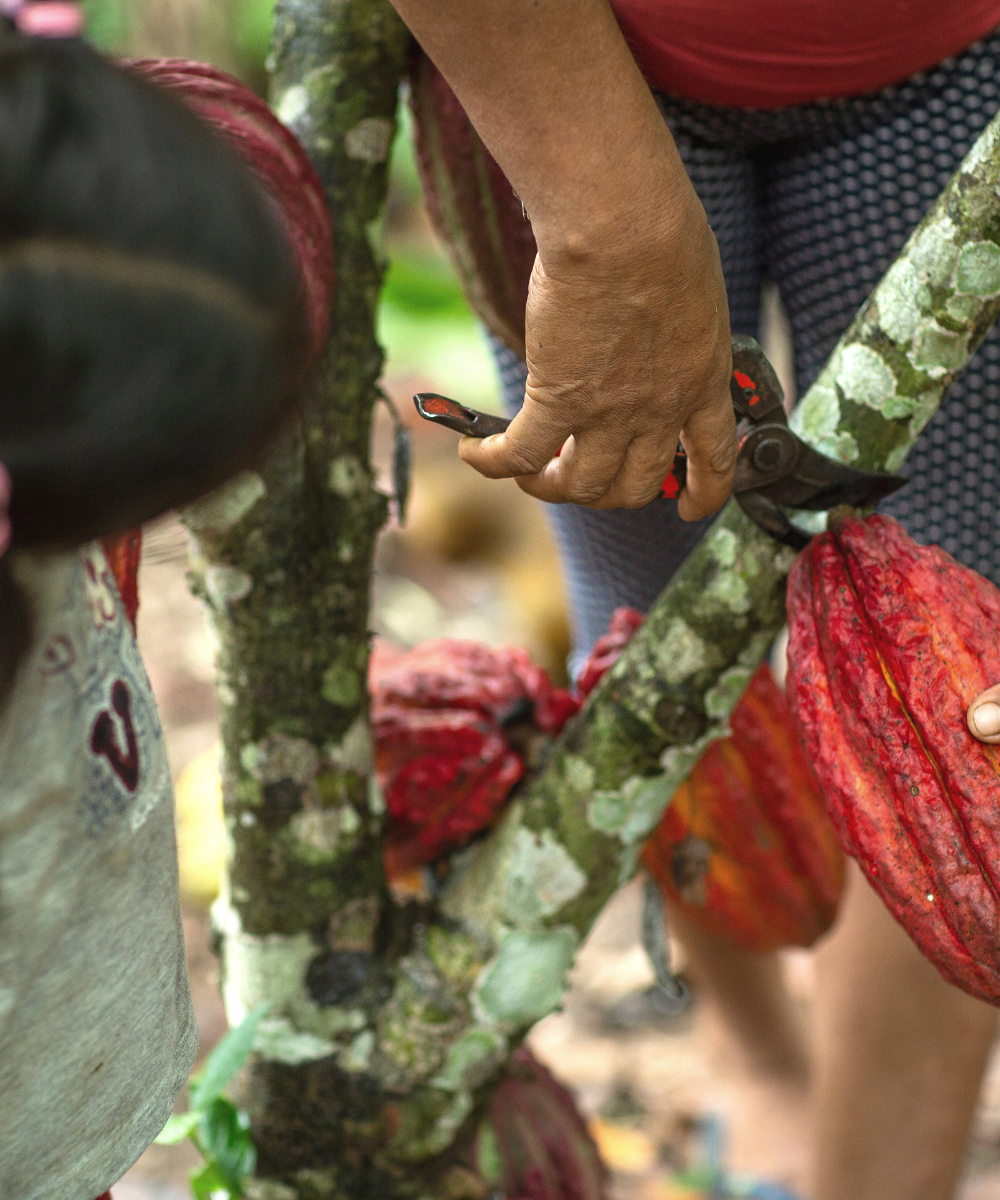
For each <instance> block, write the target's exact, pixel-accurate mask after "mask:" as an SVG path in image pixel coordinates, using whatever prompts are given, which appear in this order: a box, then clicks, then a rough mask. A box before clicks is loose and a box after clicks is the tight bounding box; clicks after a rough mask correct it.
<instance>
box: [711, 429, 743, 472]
mask: <svg viewBox="0 0 1000 1200" xmlns="http://www.w3.org/2000/svg"><path fill="white" fill-rule="evenodd" d="M739 449H740V448H739V445H738V443H737V441H736V435H735V434H734V435H733V436H732V437H731V438H727V439H726V440H725V441H724V442H722V443H721V444H720V445H718V446H716V448H715V449H714V450H713V451H712V454H711V455H710V456H709V460H708V465H709V468H710V469H711V470H712V471H713V472H714V473H715V474H716V475H729V474H730V473H731V472H732V471H733V470H734V468H735V467H736V458H737V455H738V454H739Z"/></svg>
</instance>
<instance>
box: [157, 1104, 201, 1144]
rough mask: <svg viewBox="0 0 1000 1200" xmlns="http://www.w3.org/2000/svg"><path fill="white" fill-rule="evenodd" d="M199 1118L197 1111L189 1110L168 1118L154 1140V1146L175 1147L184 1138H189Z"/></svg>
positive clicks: (199, 1114)
mask: <svg viewBox="0 0 1000 1200" xmlns="http://www.w3.org/2000/svg"><path fill="white" fill-rule="evenodd" d="M201 1116H202V1114H201V1113H200V1112H198V1110H197V1109H191V1110H190V1111H189V1112H185V1113H178V1114H177V1115H176V1116H173V1117H168V1118H167V1123H166V1125H164V1126H163V1128H162V1129H161V1130H160V1133H159V1136H158V1137H156V1138H155V1139H154V1140H155V1141H156V1144H157V1145H158V1146H176V1145H177V1143H178V1142H183V1141H184V1139H185V1138H186V1137H190V1136H191V1132H192V1130H193V1129H194V1128H195V1126H196V1125H197V1124H198V1122H199V1121H200V1120H201Z"/></svg>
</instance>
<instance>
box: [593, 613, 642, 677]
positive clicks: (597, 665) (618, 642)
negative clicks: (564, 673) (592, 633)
mask: <svg viewBox="0 0 1000 1200" xmlns="http://www.w3.org/2000/svg"><path fill="white" fill-rule="evenodd" d="M645 619H646V618H645V616H644V614H643V613H641V612H639V610H638V609H636V608H616V609H615V611H614V612H613V613H612V614H611V621H610V622H609V624H608V632H607V633H605V634H603V635H602V636H601V637H599V638H598V639H597V641H596V642H594V645H593V648H592V649H591V651H590V653H589V654H588V655H587V661H586V662H585V663H584V664H583V670H582V671H581V672H580V674H579V675H578V677H577V680H576V690H577V693H578V694H579V695H580V696H589V695H590V693H591V692H592V691H593V690H594V688H595V687H597V685H598V684H599V683H600V682H601V679H602V678H603V676H604V674H605V672H606V671H610V670H611V668H612V667H613V666H614V665H615V663H616V662H617V661H618V659H619V658H620V657H621V652H622V651H623V650H624V649H625V647H626V646H627V645H628V644H629V642H630V641H631V640H632V635H633V634H634V633H635V631H636V630H637V629H638V628H639V626H640V625H641V624H642V623H643V621H645Z"/></svg>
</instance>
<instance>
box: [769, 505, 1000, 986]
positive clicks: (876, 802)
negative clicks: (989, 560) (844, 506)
mask: <svg viewBox="0 0 1000 1200" xmlns="http://www.w3.org/2000/svg"><path fill="white" fill-rule="evenodd" d="M788 612H789V626H790V633H791V640H790V646H789V663H790V665H789V675H788V687H789V698H790V701H791V706H792V712H793V714H794V716H795V720H796V722H797V724H798V728H799V731H800V733H801V735H802V738H803V741H804V743H805V746H806V750H807V752H808V754H809V757H810V759H811V761H812V763H813V766H814V768H815V770H816V773H817V775H818V776H819V779H820V782H821V783H822V785H823V789H824V791H825V793H826V799H827V806H828V809H829V812H830V815H831V817H832V819H833V822H834V825H835V826H836V828H837V831H838V833H839V834H840V839H841V842H842V844H843V846H844V849H845V850H846V851H847V852H848V854H850V855H852V856H853V857H854V858H856V859H857V860H858V863H859V864H860V866H861V869H862V870H863V871H864V873H865V875H866V876H867V877H868V880H869V882H870V883H871V885H872V887H874V889H875V890H876V892H878V894H879V895H880V896H881V897H882V899H883V900H884V901H885V903H886V905H887V906H888V908H889V909H890V911H891V912H892V914H893V915H894V916H895V917H896V919H897V920H898V921H899V922H900V923H901V924H902V925H903V926H904V928H905V929H906V930H907V932H908V933H909V934H910V936H911V937H912V938H913V940H914V941H915V942H916V943H917V945H918V946H919V947H920V949H921V950H922V951H923V952H924V954H925V955H926V956H927V957H928V958H929V959H930V960H931V962H933V963H934V965H935V966H936V967H937V968H938V970H939V971H940V972H941V974H942V975H943V976H944V978H945V979H947V980H949V981H950V982H951V983H954V984H957V985H958V986H959V987H961V988H963V989H964V990H965V991H967V992H969V993H970V994H971V995H973V996H978V997H979V998H980V999H983V1000H987V1001H989V1002H990V1003H993V1004H998V1003H1000V904H998V895H1000V789H998V782H1000V780H998V777H1000V749H998V748H997V747H995V746H987V745H983V744H982V743H980V742H978V741H977V740H976V739H975V738H974V737H973V736H972V735H971V734H970V733H969V732H968V729H967V727H966V723H965V714H966V710H967V708H968V706H969V704H970V703H971V702H972V701H973V700H974V699H975V698H976V696H977V695H979V693H980V692H982V691H984V690H985V689H986V688H987V687H989V686H991V685H992V684H994V683H996V682H997V681H998V680H1000V591H998V590H997V589H996V588H995V587H994V586H993V585H992V584H991V583H989V582H988V581H987V580H985V579H983V578H982V577H981V576H979V575H977V574H976V573H975V572H974V571H971V570H969V569H968V568H967V567H963V566H961V565H960V564H959V563H957V562H955V561H954V559H952V558H951V557H950V556H949V555H947V554H945V552H944V551H943V550H941V549H939V548H938V547H937V546H929V547H924V546H918V545H917V544H916V543H915V542H913V541H911V540H910V538H909V537H907V535H906V533H905V532H904V530H903V528H902V526H900V525H899V524H898V523H897V522H896V521H893V520H892V519H891V518H889V517H882V516H878V515H875V516H871V517H867V518H865V519H863V520H862V519H861V518H858V517H847V518H845V519H842V520H840V521H839V522H837V523H836V524H835V525H834V527H833V528H832V529H831V531H830V532H828V533H826V534H823V535H822V536H820V537H816V538H813V540H812V541H811V542H810V544H809V545H808V546H807V547H806V549H805V550H803V552H802V553H801V554H800V555H799V557H798V559H797V560H796V562H795V565H794V566H793V568H792V573H791V576H790V577H789V585H788Z"/></svg>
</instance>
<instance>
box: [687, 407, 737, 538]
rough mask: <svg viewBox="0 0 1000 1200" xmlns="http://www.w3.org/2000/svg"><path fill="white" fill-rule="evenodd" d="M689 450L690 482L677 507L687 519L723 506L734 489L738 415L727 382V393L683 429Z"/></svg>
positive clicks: (688, 472)
mask: <svg viewBox="0 0 1000 1200" xmlns="http://www.w3.org/2000/svg"><path fill="white" fill-rule="evenodd" d="M681 439H682V441H683V442H684V449H685V450H686V451H687V456H688V459H687V484H686V486H685V488H684V490H683V491H682V492H681V494H680V499H679V500H678V504H677V508H678V511H679V512H680V515H681V517H682V518H683V519H684V520H685V521H697V520H699V518H701V517H707V516H708V515H709V514H710V513H714V512H715V511H716V510H717V509H720V508H721V507H722V506H723V504H725V502H726V501H727V500H728V499H729V496H730V494H731V493H732V490H733V474H734V472H735V470H736V455H737V452H738V450H739V447H738V446H737V443H736V417H735V415H734V414H733V402H732V399H731V398H730V395H729V388H728V384H727V387H726V392H725V396H724V397H722V396H720V397H719V399H718V400H716V401H715V402H714V403H712V404H709V405H705V406H704V407H703V408H700V409H698V411H697V412H694V413H692V414H691V416H690V417H689V418H688V420H687V423H686V424H685V426H684V428H683V430H682V431H681Z"/></svg>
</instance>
